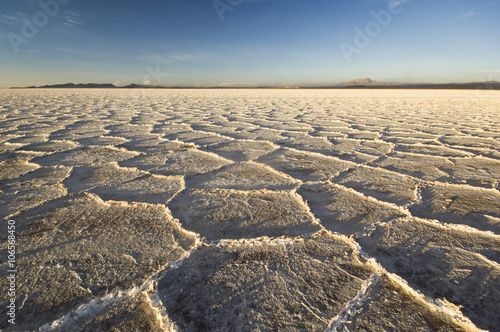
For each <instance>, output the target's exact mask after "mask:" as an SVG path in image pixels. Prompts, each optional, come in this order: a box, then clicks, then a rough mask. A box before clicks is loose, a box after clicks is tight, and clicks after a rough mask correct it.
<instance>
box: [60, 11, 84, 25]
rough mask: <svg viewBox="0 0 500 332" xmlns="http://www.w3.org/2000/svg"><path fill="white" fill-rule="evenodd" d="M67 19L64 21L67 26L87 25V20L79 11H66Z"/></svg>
mask: <svg viewBox="0 0 500 332" xmlns="http://www.w3.org/2000/svg"><path fill="white" fill-rule="evenodd" d="M65 19H66V21H65V22H64V25H65V26H67V27H74V26H78V25H85V22H84V20H83V14H82V13H79V12H74V11H70V10H68V11H66V16H65Z"/></svg>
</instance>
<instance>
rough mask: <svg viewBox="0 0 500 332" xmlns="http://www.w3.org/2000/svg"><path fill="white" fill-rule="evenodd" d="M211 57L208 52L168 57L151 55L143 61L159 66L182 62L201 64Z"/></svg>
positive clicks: (177, 54) (169, 55) (174, 54)
mask: <svg viewBox="0 0 500 332" xmlns="http://www.w3.org/2000/svg"><path fill="white" fill-rule="evenodd" d="M208 56H210V55H209V54H208V53H207V52H201V53H171V54H166V55H158V54H149V55H147V56H145V57H144V58H143V59H142V60H144V61H147V62H149V63H157V64H172V63H182V62H187V63H189V62H199V61H200V60H202V59H206V58H207V57H208Z"/></svg>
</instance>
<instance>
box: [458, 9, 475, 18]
mask: <svg viewBox="0 0 500 332" xmlns="http://www.w3.org/2000/svg"><path fill="white" fill-rule="evenodd" d="M477 14H479V12H476V11H475V10H470V11H468V12H467V13H465V14H462V15H460V18H468V17H471V16H474V15H477Z"/></svg>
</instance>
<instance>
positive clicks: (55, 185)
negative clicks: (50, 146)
mask: <svg viewBox="0 0 500 332" xmlns="http://www.w3.org/2000/svg"><path fill="white" fill-rule="evenodd" d="M70 172H71V168H70V167H64V166H56V167H41V168H37V169H35V170H33V171H31V172H29V173H26V174H24V175H21V176H19V177H17V178H14V179H10V180H4V181H3V182H2V190H3V195H2V196H0V205H1V206H2V210H1V211H0V219H2V218H4V217H6V216H9V215H11V214H14V213H16V212H20V211H24V210H27V209H30V208H33V207H35V206H37V205H40V204H43V203H44V202H47V201H50V200H52V199H56V198H59V197H62V196H64V195H66V194H67V190H66V187H64V186H63V185H62V184H61V182H62V181H63V180H64V179H65V178H66V177H67V176H68V175H69V173H70Z"/></svg>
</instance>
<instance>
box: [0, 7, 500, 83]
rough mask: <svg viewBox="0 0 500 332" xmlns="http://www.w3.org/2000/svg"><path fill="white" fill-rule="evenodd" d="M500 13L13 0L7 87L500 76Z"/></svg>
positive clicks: (3, 49)
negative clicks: (71, 83)
mask: <svg viewBox="0 0 500 332" xmlns="http://www.w3.org/2000/svg"><path fill="white" fill-rule="evenodd" d="M44 4H45V5H44ZM214 4H215V5H214ZM373 13H378V14H379V15H380V16H379V20H378V21H377V19H376V18H375V17H374V15H373ZM389 15H390V16H389ZM499 18H500V0H497V1H491V0H484V1H483V0H432V1H431V0H349V1H341V0H328V1H327V0H309V1H305V0H302V1H300V0H243V1H241V0H216V1H215V2H214V1H213V0H142V1H124V0H41V1H39V0H16V1H2V2H1V3H0V87H10V86H26V85H41V84H55V83H64V82H75V83H77V82H78V83H79V82H83V83H86V82H98V83H117V84H120V85H125V84H129V83H145V82H146V83H150V84H155V85H156V84H159V85H165V86H169V85H189V86H195V85H199V86H219V85H222V86H223V85H248V86H260V85H272V86H296V85H325V84H335V83H340V82H342V81H348V80H351V79H355V78H364V77H370V78H372V79H374V80H377V81H392V82H394V81H395V82H402V81H405V82H452V81H453V82H466V81H483V80H498V81H500V43H499V38H498V32H499V31H500V20H499Z"/></svg>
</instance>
